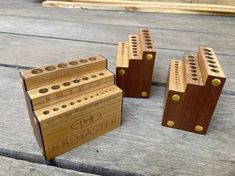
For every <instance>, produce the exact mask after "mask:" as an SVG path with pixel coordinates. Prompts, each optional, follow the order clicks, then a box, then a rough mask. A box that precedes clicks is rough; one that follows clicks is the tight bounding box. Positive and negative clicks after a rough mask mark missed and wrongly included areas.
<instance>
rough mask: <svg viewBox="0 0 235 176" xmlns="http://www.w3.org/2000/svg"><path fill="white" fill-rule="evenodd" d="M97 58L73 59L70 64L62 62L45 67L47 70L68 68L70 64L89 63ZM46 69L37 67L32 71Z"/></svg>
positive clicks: (39, 71) (40, 71)
mask: <svg viewBox="0 0 235 176" xmlns="http://www.w3.org/2000/svg"><path fill="white" fill-rule="evenodd" d="M95 60H96V57H90V58H88V59H80V60H78V61H71V62H69V63H68V64H66V63H61V64H58V65H57V66H47V67H45V68H44V69H45V71H54V70H56V69H58V68H60V69H62V68H67V67H68V66H76V65H78V64H79V63H82V64H83V63H87V62H88V61H95ZM43 71H44V70H43V69H41V68H37V69H33V70H32V71H31V73H32V74H40V73H42V72H43Z"/></svg>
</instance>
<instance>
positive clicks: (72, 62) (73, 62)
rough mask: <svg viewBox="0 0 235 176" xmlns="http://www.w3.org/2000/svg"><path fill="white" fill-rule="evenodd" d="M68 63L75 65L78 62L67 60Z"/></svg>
mask: <svg viewBox="0 0 235 176" xmlns="http://www.w3.org/2000/svg"><path fill="white" fill-rule="evenodd" d="M69 64H70V65H77V64H78V62H77V61H71V62H69Z"/></svg>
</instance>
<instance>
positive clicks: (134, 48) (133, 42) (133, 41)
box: [131, 36, 138, 56]
mask: <svg viewBox="0 0 235 176" xmlns="http://www.w3.org/2000/svg"><path fill="white" fill-rule="evenodd" d="M131 46H132V54H133V56H138V54H137V53H138V52H137V38H136V36H132V37H131Z"/></svg>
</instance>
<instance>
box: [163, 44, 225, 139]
mask: <svg viewBox="0 0 235 176" xmlns="http://www.w3.org/2000/svg"><path fill="white" fill-rule="evenodd" d="M225 80H226V77H225V74H224V72H223V70H222V68H221V66H220V64H219V61H218V59H217V57H216V55H215V53H214V51H213V49H212V48H209V47H199V50H198V52H197V54H185V55H184V58H183V60H182V61H181V60H172V61H171V63H170V67H169V73H168V86H167V89H166V94H165V102H164V103H165V107H164V112H163V120H162V125H163V126H167V127H171V128H177V129H181V130H186V131H190V132H194V133H199V134H206V132H207V129H208V126H209V123H210V120H211V117H212V115H213V112H214V109H215V107H216V104H217V102H218V100H219V97H220V94H221V91H222V89H223V86H224V83H225Z"/></svg>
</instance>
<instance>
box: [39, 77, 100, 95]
mask: <svg viewBox="0 0 235 176" xmlns="http://www.w3.org/2000/svg"><path fill="white" fill-rule="evenodd" d="M103 75H104V73H99V74H98V76H103ZM90 77H91V78H96V77H97V75H96V74H92V75H91V76H90ZM88 79H89V77H87V76H85V77H83V78H81V79H75V80H73V81H71V82H64V83H63V84H62V85H63V86H65V87H67V86H70V85H71V83H75V84H78V83H80V82H81V81H82V80H84V81H87V80H88ZM58 89H60V85H53V86H51V90H58ZM48 91H49V89H48V88H41V89H39V93H42V94H43V93H47V92H48Z"/></svg>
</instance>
